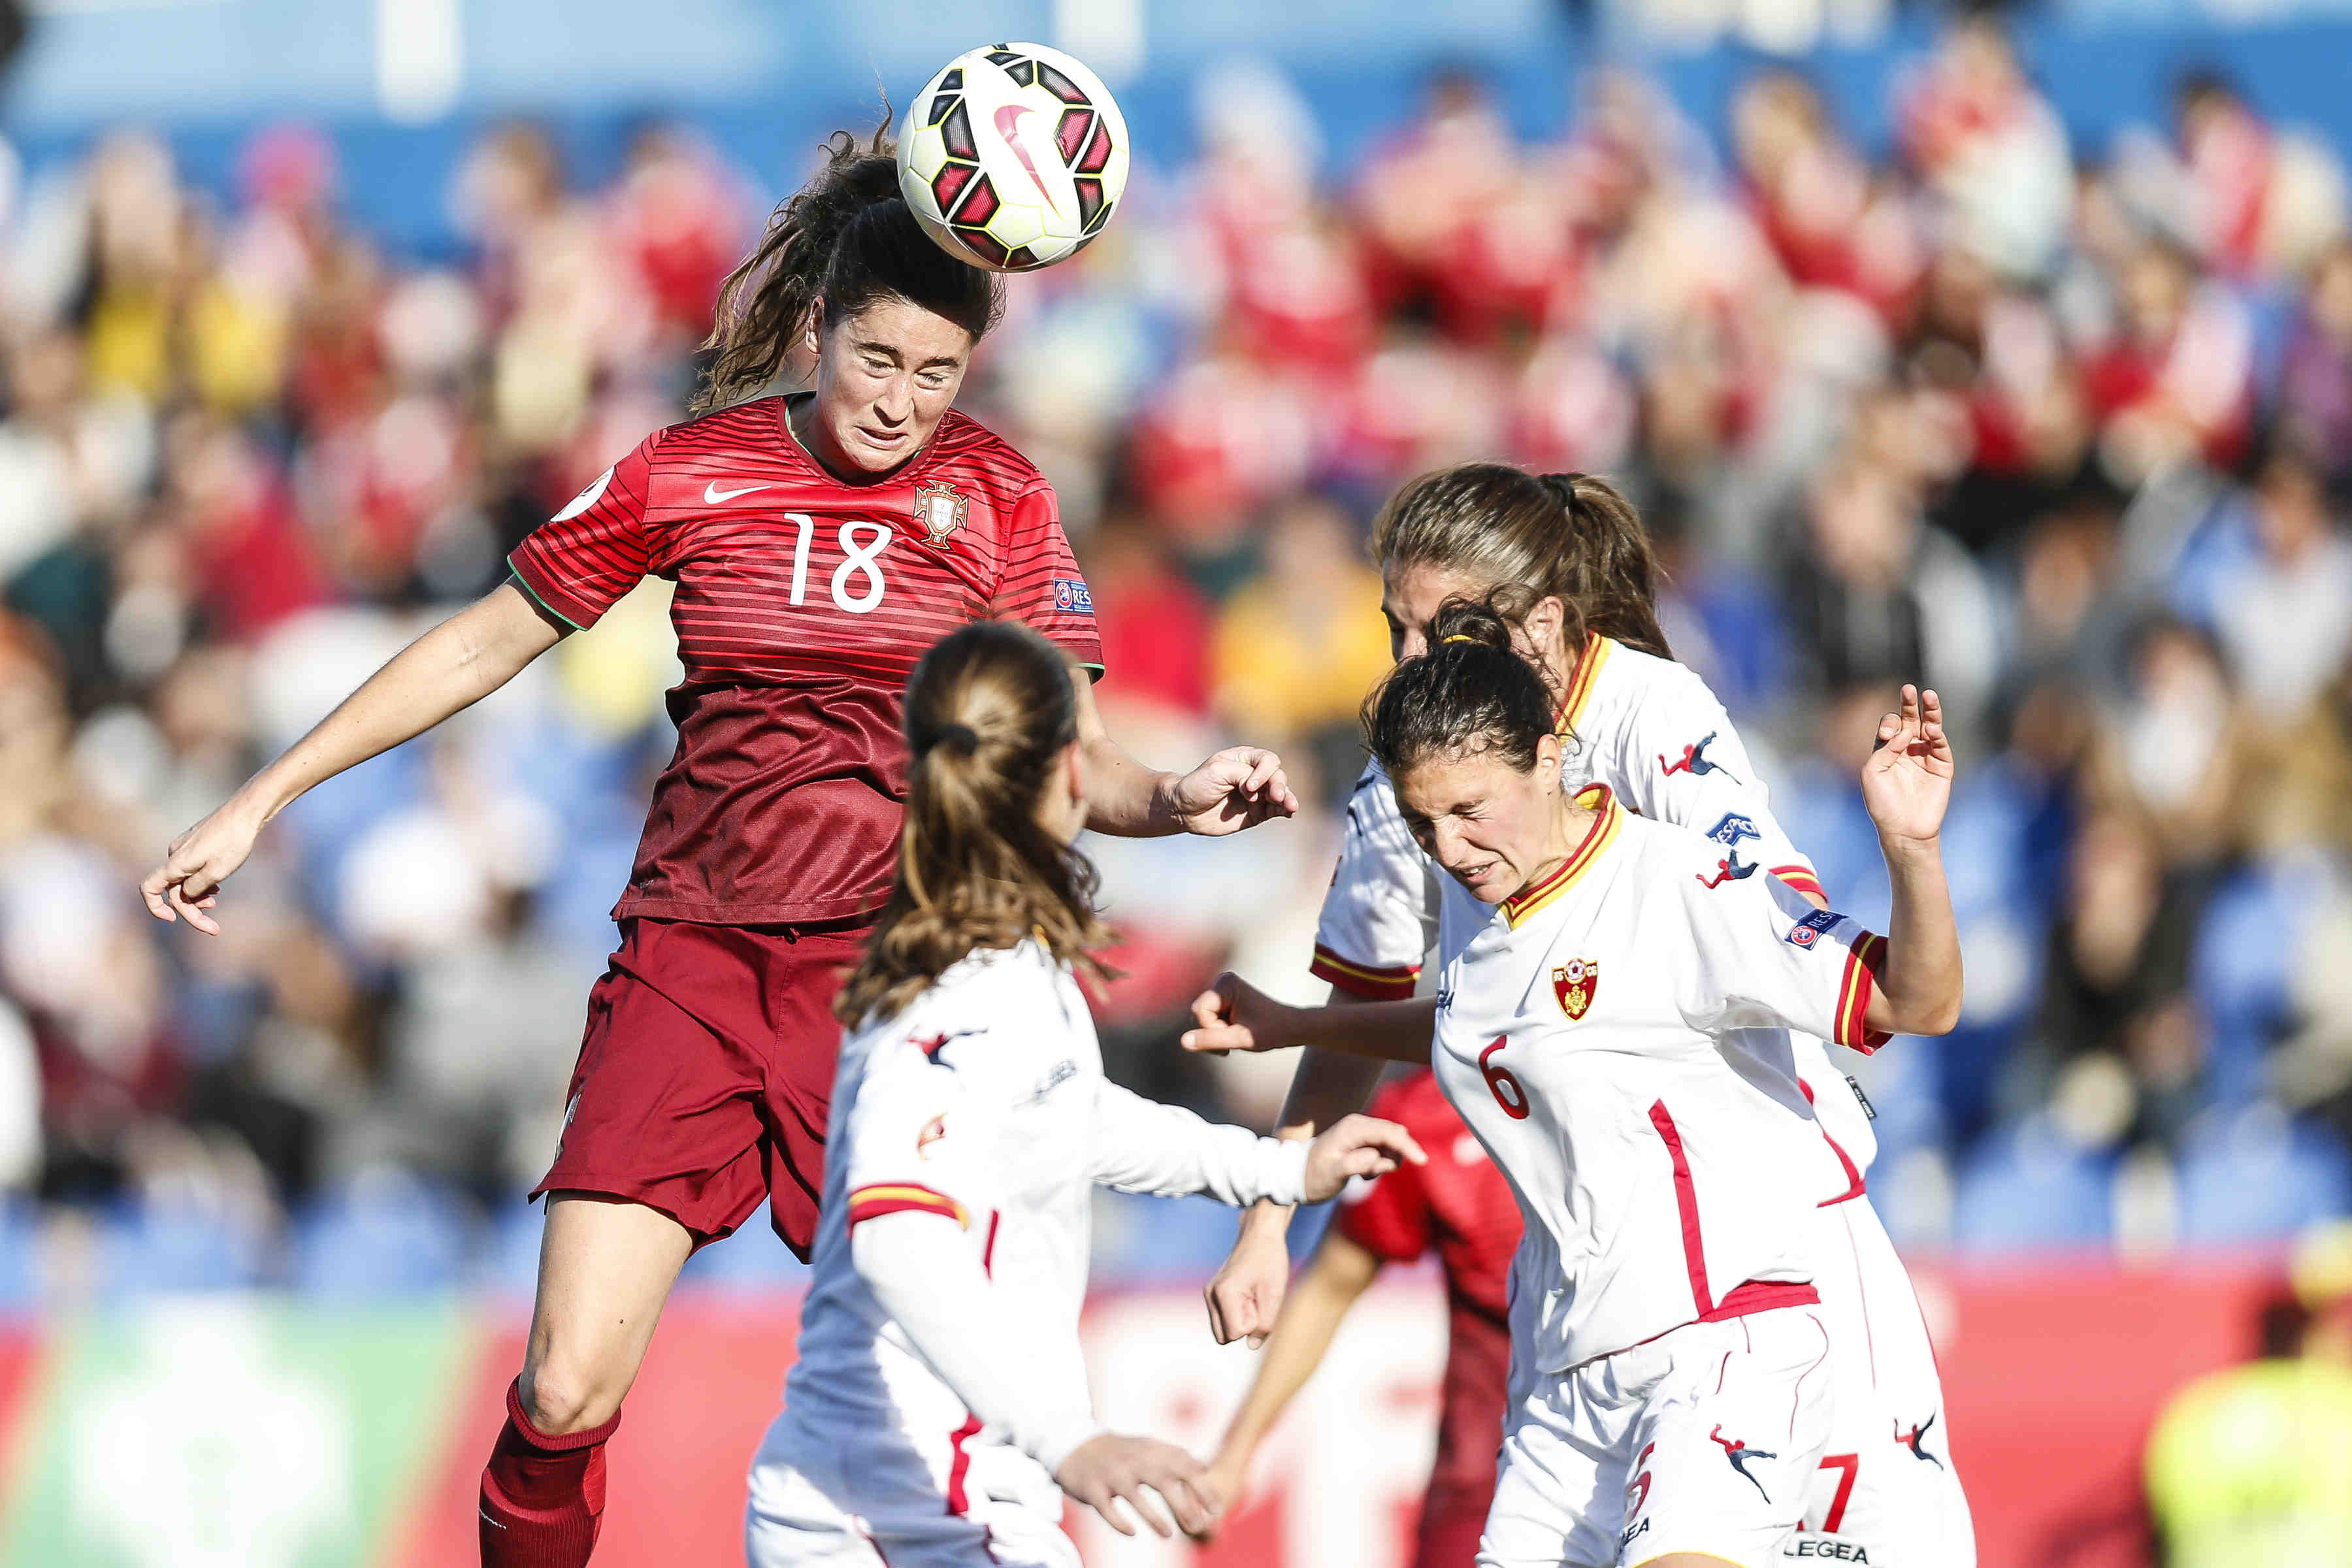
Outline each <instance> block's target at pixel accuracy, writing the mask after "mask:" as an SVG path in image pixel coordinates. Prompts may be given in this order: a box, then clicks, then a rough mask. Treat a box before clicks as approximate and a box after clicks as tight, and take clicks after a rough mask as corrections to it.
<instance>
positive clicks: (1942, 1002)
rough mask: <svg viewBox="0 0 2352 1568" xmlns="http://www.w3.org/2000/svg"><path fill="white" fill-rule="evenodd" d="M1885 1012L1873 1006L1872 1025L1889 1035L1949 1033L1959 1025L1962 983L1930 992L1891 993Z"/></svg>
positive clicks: (1887, 999) (1940, 987)
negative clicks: (1920, 993) (1906, 994)
mask: <svg viewBox="0 0 2352 1568" xmlns="http://www.w3.org/2000/svg"><path fill="white" fill-rule="evenodd" d="M1886 1002H1887V1006H1886V1009H1885V1017H1884V1019H1881V1018H1880V1017H1879V1016H1877V1012H1878V1010H1877V1009H1875V1008H1874V1009H1872V1014H1873V1016H1872V1017H1871V1020H1870V1024H1871V1026H1872V1027H1873V1028H1875V1029H1883V1030H1885V1032H1886V1033H1888V1034H1890V1035H1925V1036H1931V1037H1932V1036H1936V1035H1948V1034H1950V1033H1951V1032H1952V1031H1953V1030H1954V1029H1956V1028H1958V1027H1959V1025H1960V987H1959V985H1958V983H1957V982H1955V983H1954V984H1951V985H1949V986H1939V987H1937V988H1936V989H1935V991H1934V992H1933V993H1932V994H1927V995H1919V996H1902V997H1895V996H1889V997H1887V998H1886Z"/></svg>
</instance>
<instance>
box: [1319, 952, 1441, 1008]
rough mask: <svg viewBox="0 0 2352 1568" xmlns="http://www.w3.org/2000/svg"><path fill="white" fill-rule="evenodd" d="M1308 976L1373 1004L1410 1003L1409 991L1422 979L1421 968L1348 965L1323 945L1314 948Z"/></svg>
mask: <svg viewBox="0 0 2352 1568" xmlns="http://www.w3.org/2000/svg"><path fill="white" fill-rule="evenodd" d="M1307 973H1309V974H1312V975H1314V976H1315V977H1316V978H1317V979H1318V980H1328V981H1329V982H1330V983H1331V984H1333V985H1335V986H1337V987H1339V989H1340V990H1342V991H1345V992H1347V993H1349V994H1351V995H1356V996H1366V997H1370V999H1371V1000H1373V1001H1375V1002H1403V1001H1409V1000H1411V998H1412V988H1413V986H1414V985H1415V984H1418V983H1419V981H1420V979H1421V965H1420V964H1418V963H1400V964H1397V965H1396V966H1394V967H1393V968H1387V969H1381V968H1375V967H1373V966H1372V965H1370V964H1366V963H1349V962H1348V961H1347V960H1346V959H1344V958H1342V957H1340V956H1339V954H1338V953H1336V952H1332V951H1331V950H1330V949H1329V948H1328V947H1325V946H1324V945H1323V944H1322V943H1320V942H1318V943H1316V944H1315V962H1314V963H1310V964H1308V965H1307Z"/></svg>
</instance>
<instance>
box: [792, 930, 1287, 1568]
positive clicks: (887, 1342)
mask: <svg viewBox="0 0 2352 1568" xmlns="http://www.w3.org/2000/svg"><path fill="white" fill-rule="evenodd" d="M825 1164H826V1173H825V1191H824V1205H823V1213H822V1217H821V1219H820V1221H819V1224H818V1227H817V1241H816V1252H815V1259H814V1268H815V1274H814V1281H813V1283H812V1285H811V1287H810V1290H809V1294H808V1298H807V1300H806V1302H805V1304H804V1305H803V1309H802V1313H801V1328H800V1342H799V1352H800V1355H799V1361H798V1362H797V1363H796V1364H795V1365H794V1366H793V1370H792V1373H791V1374H790V1376H789V1378H788V1379H787V1381H786V1384H785V1388H784V1405H785V1408H784V1412H783V1414H782V1415H780V1416H778V1417H777V1420H776V1423H775V1426H774V1427H773V1428H772V1430H771V1432H770V1435H769V1438H768V1441H767V1443H766V1445H765V1446H764V1447H762V1449H761V1457H760V1459H759V1461H758V1462H757V1463H756V1464H755V1466H754V1468H753V1472H752V1507H751V1542H752V1546H753V1560H754V1561H755V1562H756V1563H762V1564H766V1563H800V1562H830V1561H835V1560H845V1561H865V1560H866V1559H865V1558H864V1557H863V1556H862V1555H861V1553H862V1552H864V1550H865V1548H864V1545H863V1544H861V1543H860V1541H859V1539H858V1538H859V1537H868V1538H870V1539H871V1540H872V1541H874V1542H879V1544H880V1548H881V1552H882V1553H883V1554H884V1555H886V1556H890V1557H893V1558H894V1559H897V1560H901V1561H917V1560H919V1559H921V1558H922V1557H923V1556H924V1553H925V1552H927V1551H929V1550H930V1549H931V1548H933V1547H940V1548H941V1549H944V1545H953V1544H956V1543H955V1542H946V1543H944V1545H943V1543H942V1542H940V1540H939V1538H940V1535H941V1533H942V1532H943V1531H949V1532H951V1531H953V1530H954V1529H956V1528H957V1527H958V1526H959V1525H960V1524H961V1518H960V1516H963V1515H965V1514H967V1513H969V1512H971V1510H974V1509H975V1508H982V1509H984V1508H985V1507H986V1506H988V1500H990V1499H994V1500H997V1501H999V1502H1002V1501H1004V1500H1019V1501H1020V1502H1021V1503H1022V1504H1023V1505H1024V1511H1025V1512H1026V1513H1028V1514H1035V1515H1037V1516H1038V1517H1039V1518H1041V1519H1043V1520H1044V1521H1046V1522H1047V1523H1048V1524H1049V1525H1050V1521H1052V1520H1055V1519H1058V1517H1059V1514H1060V1507H1061V1504H1060V1494H1059V1491H1058V1489H1056V1488H1055V1486H1054V1484H1053V1481H1052V1479H1051V1477H1052V1472H1053V1470H1054V1469H1055V1468H1056V1467H1058V1465H1059V1464H1060V1462H1061V1459H1062V1458H1063V1457H1064V1456H1066V1454H1067V1453H1068V1452H1069V1451H1070V1449H1071V1448H1073V1447H1076V1445H1077V1444H1078V1443H1080V1442H1083V1441H1084V1440H1085V1439H1086V1438H1087V1437H1088V1436H1092V1435H1094V1433H1095V1432H1096V1431H1097V1430H1098V1427H1097V1425H1096V1423H1095V1420H1094V1416H1093V1415H1092V1411H1091V1407H1090V1403H1089V1400H1088V1396H1087V1380H1086V1368H1085V1366H1084V1364H1083V1362H1082V1361H1081V1358H1080V1354H1079V1350H1078V1315H1079V1310H1080V1308H1081V1306H1082V1304H1083V1302H1084V1299H1085V1295H1086V1286H1087V1251H1088V1246H1089V1240H1090V1237H1089V1215H1090V1213H1091V1209H1092V1202H1091V1194H1090V1189H1091V1188H1092V1187H1093V1186H1094V1185H1096V1184H1103V1185H1107V1186H1113V1187H1117V1188H1119V1189H1120V1190H1122V1191H1126V1192H1145V1193H1155V1194H1168V1195H1173V1194H1184V1193H1200V1192H1205V1193H1209V1194H1213V1195H1214V1196H1216V1197H1219V1198H1222V1199H1223V1200H1224V1201H1225V1202H1227V1203H1230V1204H1236V1205H1240V1204H1249V1203H1254V1202H1255V1201H1257V1200H1258V1199H1260V1198H1270V1199H1272V1200H1274V1201H1276V1202H1277V1203H1286V1204H1287V1203H1296V1202H1297V1201H1299V1199H1300V1198H1301V1197H1302V1196H1303V1191H1304V1183H1305V1172H1306V1145H1305V1144H1303V1143H1295V1142H1294V1143H1281V1142H1275V1141H1274V1140H1272V1139H1262V1138H1259V1137H1256V1136H1255V1135H1254V1134H1252V1133H1250V1132H1248V1131H1244V1130H1243V1129H1241V1128H1237V1127H1220V1126H1213V1125H1212V1124H1210V1123H1208V1122H1206V1121H1202V1119H1201V1118H1199V1117H1198V1116H1195V1115H1193V1114H1192V1112H1191V1111H1189V1110H1181V1109H1179V1108H1177V1107H1174V1106H1166V1105H1160V1104H1157V1103H1154V1102H1153V1101H1150V1100H1144V1099H1141V1098H1139V1096H1137V1095H1134V1094H1131V1093H1129V1091H1128V1090H1126V1089H1120V1088H1119V1087H1118V1086H1117V1085H1116V1084H1113V1083H1111V1082H1109V1081H1108V1079H1105V1078H1104V1077H1103V1072H1102V1053H1101V1048H1100V1047H1099V1046H1098V1044H1097V1040H1096V1037H1095V1028H1094V1022H1093V1019H1092V1018H1091V1016H1089V1015H1088V1013H1087V1005H1086V999H1085V997H1084V996H1083V995H1082V994H1080V992H1079V989H1078V986H1077V984H1076V981H1075V980H1074V979H1073V978H1072V976H1071V975H1070V973H1069V972H1068V970H1067V969H1066V968H1065V967H1064V966H1062V965H1060V964H1058V963H1055V961H1054V960H1053V959H1052V957H1051V956H1050V955H1049V954H1048V953H1047V952H1045V949H1044V948H1043V947H1042V946H1041V945H1040V944H1038V943H1036V942H1024V943H1022V944H1021V945H1020V946H1018V947H1015V948H1012V949H1007V950H1002V951H985V950H984V951H982V952H975V953H973V954H972V956H971V957H970V958H967V959H966V960H964V961H963V962H962V963H959V964H957V965H956V966H955V967H954V968H952V969H950V971H948V973H945V974H944V975H942V976H940V979H939V981H938V982H937V984H934V985H932V986H931V987H930V988H929V990H927V991H925V992H924V993H923V994H921V995H920V996H919V997H918V998H917V999H916V1000H915V1001H914V1002H913V1003H912V1004H911V1005H908V1007H907V1008H906V1009H905V1010H904V1011H902V1012H900V1013H898V1014H897V1015H896V1016H891V1017H889V1018H887V1019H882V1020H879V1021H876V1022H872V1023H869V1024H868V1025H867V1026H865V1027H863V1028H860V1029H858V1030H856V1031H854V1032H852V1033H850V1034H849V1035H848V1036H847V1037H846V1038H845V1039H844V1041H843V1042H842V1047H841V1061H840V1068H839V1069H838V1074H837V1077H836V1079H835V1089H834V1100H833V1110H832V1118H831V1128H830V1131H829V1133H828V1140H827V1151H826V1161H825ZM904 1211H913V1212H918V1213H923V1214H929V1215H940V1216H943V1217H945V1218H947V1219H950V1220H953V1221H954V1222H955V1223H956V1226H958V1227H959V1228H958V1229H957V1230H955V1231H944V1230H942V1231H941V1232H940V1233H939V1234H940V1235H941V1236H943V1237H946V1238H949V1244H950V1245H951V1246H957V1247H962V1248H964V1249H965V1251H966V1253H967V1254H968V1258H967V1259H966V1260H965V1261H966V1267H965V1268H964V1269H963V1270H962V1273H963V1275H964V1276H965V1277H966V1278H967V1279H968V1280H969V1283H970V1286H971V1289H972V1291H973V1292H974V1293H976V1294H981V1295H984V1296H985V1297H986V1298H987V1299H986V1300H973V1299H971V1298H970V1297H969V1296H960V1297H959V1299H957V1300H953V1301H950V1302H943V1303H940V1306H941V1307H942V1308H943V1309H944V1310H942V1311H941V1312H940V1314H939V1315H938V1316H937V1317H933V1318H929V1319H928V1320H927V1321H921V1322H919V1323H915V1324H910V1323H908V1322H904V1321H899V1320H898V1318H896V1317H894V1316H893V1315H892V1313H891V1312H890V1311H888V1310H886V1309H885V1307H884V1306H883V1304H882V1300H880V1298H879V1296H878V1295H877V1290H876V1289H875V1287H874V1286H873V1285H871V1284H869V1282H868V1280H867V1279H866V1277H865V1276H864V1275H862V1274H861V1273H860V1271H859V1267H858V1262H857V1258H856V1256H854V1253H853V1245H852V1232H853V1230H854V1229H855V1227H856V1226H861V1225H865V1224H867V1223H870V1222H872V1221H874V1220H877V1219H879V1218H881V1217H882V1216H885V1215H892V1214H898V1213H900V1212H904ZM971 1261H977V1262H978V1264H979V1265H980V1268H979V1270H978V1271H977V1272H974V1271H973V1270H971V1268H969V1263H970V1262H971ZM958 1289H962V1287H959V1288H958ZM845 1456H850V1457H854V1458H855V1459H856V1462H855V1463H854V1464H850V1463H846V1462H845ZM836 1493H837V1494H839V1495H835V1494H836ZM853 1525H854V1526H855V1530H854V1531H853V1528H852V1526H853ZM983 1527H986V1521H984V1520H983V1521H979V1523H978V1524H975V1525H967V1526H961V1528H963V1530H964V1531H965V1533H966V1535H968V1536H969V1537H970V1538H971V1540H982V1539H984V1537H985V1536H986V1534H987V1533H988V1529H989V1528H992V1529H993V1530H994V1531H995V1532H996V1533H997V1534H998V1535H999V1536H1002V1535H1003V1533H1004V1531H1005V1530H1006V1528H1007V1527H1006V1526H1005V1525H1003V1523H999V1524H997V1525H995V1526H992V1527H986V1528H983ZM1031 1533H1033V1534H1034V1533H1036V1532H1035V1531H1032V1532H1031ZM1051 1533H1052V1532H1051V1531H1050V1529H1047V1530H1046V1531H1045V1534H1046V1535H1050V1534H1051ZM835 1538H838V1540H837V1541H835ZM894 1539H896V1540H898V1541H899V1542H900V1543H901V1544H900V1547H898V1548H894V1546H893V1544H892V1543H893V1541H894ZM826 1542H835V1544H837V1545H839V1546H840V1548H841V1551H842V1552H846V1553H847V1556H846V1557H840V1556H839V1554H838V1553H835V1552H834V1550H833V1547H832V1546H829V1545H827V1544H826ZM927 1543H928V1544H927ZM970 1543H971V1542H970V1541H964V1542H962V1545H964V1546H969V1545H970ZM956 1560H959V1561H961V1560H964V1559H962V1558H958V1559H956ZM973 1560H977V1559H973Z"/></svg>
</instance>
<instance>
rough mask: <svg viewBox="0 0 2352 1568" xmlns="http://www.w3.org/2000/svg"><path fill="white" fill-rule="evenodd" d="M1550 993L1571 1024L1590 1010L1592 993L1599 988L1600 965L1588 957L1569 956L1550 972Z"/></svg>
mask: <svg viewBox="0 0 2352 1568" xmlns="http://www.w3.org/2000/svg"><path fill="white" fill-rule="evenodd" d="M1551 989H1552V994H1554V995H1556V996H1558V997H1559V1010H1560V1011H1561V1012H1563V1013H1565V1014H1567V1015H1568V1021H1569V1022H1570V1023H1571V1024H1573V1023H1575V1022H1576V1021H1577V1020H1578V1019H1580V1018H1581V1017H1583V1016H1584V1015H1585V1014H1586V1013H1587V1012H1589V1011H1591V1007H1592V994H1593V993H1594V992H1595V991H1598V990H1600V989H1601V965H1600V964H1598V963H1594V962H1593V961H1592V960H1591V959H1589V958H1571V959H1570V960H1569V961H1568V962H1567V963H1563V964H1561V965H1559V967H1558V968H1556V969H1554V970H1553V971H1552V972H1551Z"/></svg>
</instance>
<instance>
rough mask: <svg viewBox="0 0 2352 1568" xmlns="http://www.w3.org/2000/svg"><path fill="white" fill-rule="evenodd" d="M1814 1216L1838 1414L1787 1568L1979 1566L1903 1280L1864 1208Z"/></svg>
mask: <svg viewBox="0 0 2352 1568" xmlns="http://www.w3.org/2000/svg"><path fill="white" fill-rule="evenodd" d="M1813 1213H1814V1216H1815V1217H1814V1229H1813V1237H1812V1241H1811V1253H1812V1263H1813V1288H1814V1289H1817V1290H1819V1291H1820V1292H1821V1297H1822V1321H1823V1322H1825V1323H1827V1324H1828V1325H1829V1330H1830V1335H1831V1338H1832V1341H1833V1342H1835V1344H1836V1347H1837V1353H1836V1354H1835V1355H1834V1356H1833V1357H1832V1361H1831V1364H1832V1369H1833V1370H1834V1371H1835V1372H1836V1373H1837V1396H1836V1410H1835V1413H1834V1414H1833V1415H1832V1418H1831V1426H1830V1441H1829V1447H1828V1448H1827V1449H1826V1450H1825V1451H1824V1452H1823V1453H1822V1458H1821V1468H1820V1469H1819V1470H1817V1471H1816V1472H1815V1474H1814V1477H1813V1482H1812V1486H1811V1489H1810V1490H1809V1491H1808V1493H1807V1496H1806V1500H1805V1528H1804V1530H1803V1531H1801V1533H1799V1534H1797V1535H1795V1536H1793V1537H1791V1538H1790V1540H1789V1541H1788V1542H1787V1543H1786V1544H1784V1545H1783V1546H1782V1548H1781V1551H1780V1557H1781V1562H1782V1564H1783V1565H1784V1568H1790V1565H1793V1564H1797V1563H1803V1564H1807V1565H1809V1568H1819V1565H1821V1564H1824V1563H1848V1564H1852V1565H1853V1568H1976V1560H1977V1549H1976V1531H1975V1527H1974V1526H1973V1525H1972V1524H1971V1523H1970V1521H1969V1500H1968V1498H1967V1496H1966V1495H1965V1494H1964V1493H1963V1492H1962V1491H1961V1489H1960V1479H1959V1476H1958V1473H1957V1472H1956V1471H1955V1469H1954V1468H1953V1464H1952V1449H1951V1441H1950V1439H1951V1432H1950V1429H1949V1427H1948V1426H1947V1424H1946V1422H1945V1420H1944V1398H1943V1384H1942V1380H1941V1379H1940V1378H1939V1377H1938V1376H1937V1371H1936V1352H1935V1350H1934V1348H1933V1347H1932V1346H1931V1345H1930V1344H1929V1343H1928V1341H1927V1323H1926V1321H1924V1320H1923V1319H1922V1318H1921V1317H1920V1314H1919V1302H1918V1298H1917V1297H1916V1295H1914V1294H1913V1292H1912V1289H1911V1279H1910V1276H1909V1274H1908V1273H1906V1271H1905V1269H1904V1268H1903V1260H1902V1259H1901V1258H1898V1257H1896V1256H1895V1244H1894V1243H1893V1242H1892V1241H1890V1240H1889V1239H1888V1238H1887V1235H1886V1227H1885V1226H1884V1225H1882V1224H1880V1223H1879V1219H1878V1215H1877V1214H1876V1213H1875V1212H1874V1211H1873V1210H1872V1208H1871V1206H1870V1204H1869V1201H1868V1200H1867V1199H1864V1198H1856V1199H1853V1200H1852V1201H1849V1202H1846V1203H1840V1204H1832V1205H1829V1206H1828V1207H1826V1208H1820V1209H1816V1210H1814V1211H1813Z"/></svg>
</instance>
